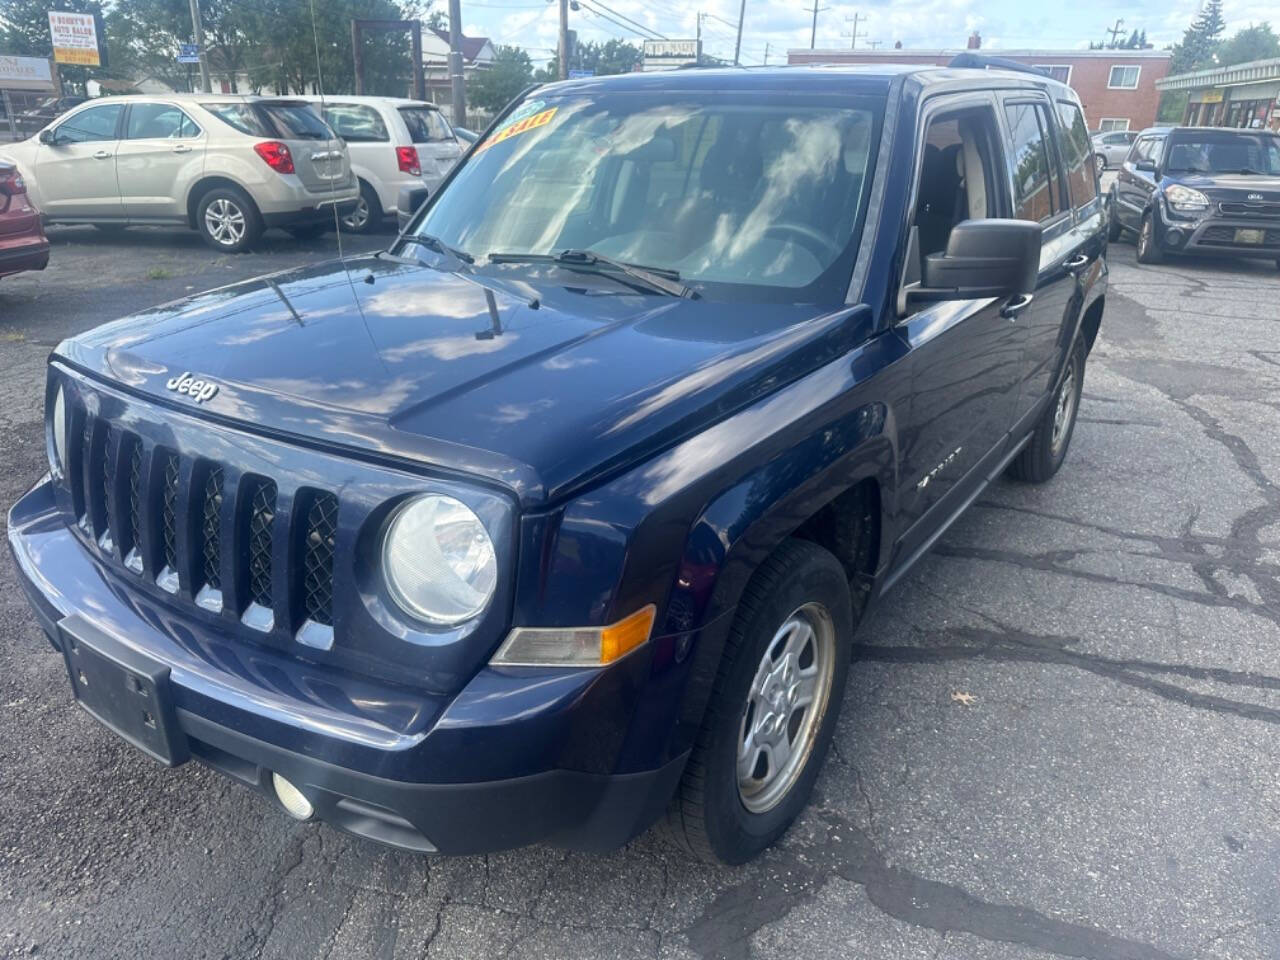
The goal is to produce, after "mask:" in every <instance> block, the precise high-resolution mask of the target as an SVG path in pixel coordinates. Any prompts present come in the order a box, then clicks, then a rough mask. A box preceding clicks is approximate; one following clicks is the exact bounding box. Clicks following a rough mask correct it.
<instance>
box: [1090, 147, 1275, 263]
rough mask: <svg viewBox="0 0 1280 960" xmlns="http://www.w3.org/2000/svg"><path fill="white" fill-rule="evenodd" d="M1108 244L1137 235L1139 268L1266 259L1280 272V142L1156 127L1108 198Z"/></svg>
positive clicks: (1134, 152)
mask: <svg viewBox="0 0 1280 960" xmlns="http://www.w3.org/2000/svg"><path fill="white" fill-rule="evenodd" d="M1108 200H1109V206H1110V208H1111V225H1110V229H1109V235H1110V238H1111V239H1112V240H1113V241H1114V240H1119V239H1120V237H1121V235H1122V234H1123V233H1124V232H1125V231H1126V230H1128V231H1131V232H1132V233H1134V234H1136V235H1137V238H1138V240H1137V242H1138V252H1137V256H1138V262H1139V263H1159V262H1160V261H1161V260H1162V259H1163V258H1164V255H1165V254H1166V253H1198V254H1211V255H1213V256H1228V257H1262V258H1266V259H1268V260H1274V261H1275V263H1276V266H1278V267H1280V135H1278V134H1274V133H1271V132H1269V131H1266V130H1234V129H1226V128H1222V127H1152V128H1151V129H1149V130H1144V131H1142V133H1141V134H1140V135H1139V136H1138V139H1137V140H1136V141H1135V142H1134V144H1133V148H1132V149H1131V150H1130V151H1129V156H1128V158H1127V159H1126V160H1125V162H1124V166H1123V167H1122V168H1121V170H1120V173H1119V174H1118V175H1117V176H1116V181H1115V183H1114V184H1113V185H1112V187H1111V195H1110V197H1109V198H1108Z"/></svg>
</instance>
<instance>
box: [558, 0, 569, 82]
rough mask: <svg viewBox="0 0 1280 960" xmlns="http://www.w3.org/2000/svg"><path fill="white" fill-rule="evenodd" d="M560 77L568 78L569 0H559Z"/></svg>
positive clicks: (562, 78)
mask: <svg viewBox="0 0 1280 960" xmlns="http://www.w3.org/2000/svg"><path fill="white" fill-rule="evenodd" d="M560 79H561V80H568V79H569V0H560Z"/></svg>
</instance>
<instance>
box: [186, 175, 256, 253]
mask: <svg viewBox="0 0 1280 960" xmlns="http://www.w3.org/2000/svg"><path fill="white" fill-rule="evenodd" d="M222 224H224V225H225V228H226V229H225V230H222V231H219V229H218V225H222ZM196 229H197V230H198V231H199V232H200V236H201V237H203V238H204V242H205V243H207V244H208V245H209V246H211V247H213V249H215V250H217V251H218V252H219V253H244V252H245V251H246V250H248V249H249V248H250V247H252V246H253V245H254V244H255V243H257V242H258V238H259V237H261V236H262V230H263V226H262V214H260V213H259V212H258V207H257V205H256V204H254V202H253V200H251V199H250V198H249V195H248V194H246V193H245V192H244V191H243V190H240V189H237V188H236V187H214V188H213V189H212V190H210V191H209V192H208V193H206V194H205V195H204V196H202V197H201V198H200V203H199V204H198V205H197V206H196ZM219 236H221V237H222V239H219Z"/></svg>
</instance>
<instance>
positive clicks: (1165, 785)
mask: <svg viewBox="0 0 1280 960" xmlns="http://www.w3.org/2000/svg"><path fill="white" fill-rule="evenodd" d="M51 238H52V240H53V245H54V250H53V261H52V264H51V266H50V268H49V270H48V271H46V272H45V273H44V274H30V275H25V276H22V277H17V278H12V279H9V280H0V370H3V371H4V374H3V376H2V377H0V449H3V450H4V451H5V453H6V455H5V457H4V459H3V461H2V463H3V466H0V503H3V504H6V505H7V504H8V503H11V502H12V501H13V500H14V499H15V498H16V497H18V496H19V495H20V494H21V492H22V491H23V490H24V489H26V487H27V485H29V484H30V483H32V482H34V481H35V480H36V478H37V477H38V476H39V475H40V474H41V473H42V472H43V471H44V469H45V464H44V461H45V453H44V443H43V438H42V428H41V411H40V406H41V396H42V386H43V382H44V372H43V365H44V361H45V357H46V355H47V353H48V351H49V349H50V348H51V347H52V346H53V345H54V344H56V343H57V341H58V340H59V339H61V338H62V337H64V336H66V335H68V334H71V333H74V332H76V331H79V330H84V329H87V328H89V327H92V326H94V325H96V324H98V323H100V322H102V321H104V320H108V319H111V318H113V317H116V316H119V315H122V314H125V313H127V312H129V311H132V310H136V309H140V308H142V307H145V306H147V305H150V304H152V303H156V302H159V301H163V300H167V299H172V298H174V297H177V296H181V295H183V294H184V293H186V292H189V291H191V290H193V289H202V288H205V287H209V286H214V285H217V284H220V283H226V282H231V281H233V280H236V279H240V278H242V277H246V276H250V275H253V274H256V273H261V272H266V271H270V270H276V269H280V268H283V267H286V266H289V265H292V264H294V263H301V262H307V261H313V260H316V259H320V258H322V257H325V256H331V255H333V254H334V253H336V250H335V249H334V240H333V238H332V237H327V238H325V239H323V240H320V241H316V242H314V243H307V244H299V243H297V242H296V241H294V240H292V238H287V237H285V236H283V235H280V236H278V237H276V238H275V239H271V240H270V241H269V243H268V245H267V247H266V249H265V250H264V252H262V253H260V254H257V255H254V256H245V257H220V256H217V255H215V254H212V253H210V252H209V251H207V250H205V249H204V248H203V247H202V246H201V245H200V243H199V241H198V240H197V239H196V238H195V236H194V235H188V234H184V233H179V232H173V231H160V230H154V231H152V230H137V231H130V232H129V233H126V234H125V235H124V236H123V237H120V238H110V237H107V236H105V235H101V234H97V233H95V232H94V231H92V230H88V229H80V228H74V229H73V228H66V229H55V230H53V231H51ZM385 239H386V238H385V237H383V238H381V239H380V240H375V241H369V240H365V241H359V242H349V249H351V248H358V249H369V248H372V247H373V246H376V245H377V244H378V243H380V242H385ZM1111 265H1112V280H1111V292H1110V294H1109V296H1108V302H1107V309H1106V314H1105V316H1104V319H1103V324H1102V333H1101V337H1100V339H1099V342H1098V344H1097V346H1096V348H1095V349H1094V351H1093V353H1092V355H1091V356H1090V359H1089V364H1088V370H1087V373H1086V377H1085V384H1084V401H1083V403H1082V405H1081V408H1080V422H1079V423H1078V425H1077V428H1076V432H1075V437H1074V440H1073V443H1072V448H1071V451H1070V454H1069V456H1068V459H1067V462H1066V464H1065V466H1064V468H1063V469H1062V471H1061V472H1060V473H1059V475H1058V476H1057V477H1056V478H1055V479H1054V480H1053V481H1052V482H1050V483H1048V484H1046V485H1044V486H1039V487H1035V486H1027V485H1021V484H1016V483H1013V482H1010V481H1003V482H1000V483H998V484H997V485H996V486H995V487H994V488H993V489H991V490H990V491H989V492H987V493H986V494H985V495H984V496H983V497H982V499H981V500H980V502H978V503H977V504H976V505H975V506H974V508H973V509H972V510H971V511H970V512H969V513H968V514H967V515H966V516H965V517H964V518H962V519H961V520H960V521H959V522H958V523H957V524H956V525H955V526H954V527H953V528H952V529H951V530H950V531H949V532H948V533H947V535H946V536H945V537H944V538H943V540H942V541H941V542H940V543H939V545H938V546H937V548H936V549H935V550H934V552H933V553H932V554H931V555H930V556H929V557H928V558H927V559H926V560H925V561H924V562H922V563H921V564H920V565H919V566H918V567H917V568H916V570H915V571H914V572H913V573H912V575H910V576H909V577H908V578H907V579H906V580H905V581H904V582H903V583H901V584H900V585H899V586H898V587H897V588H895V590H894V592H893V593H892V594H891V596H890V597H889V598H888V599H887V601H886V602H885V603H884V604H883V605H882V606H881V607H880V608H879V609H878V611H877V612H876V613H875V614H874V615H873V616H872V617H870V618H869V619H868V620H867V621H866V622H865V623H864V624H863V625H862V627H861V628H860V630H859V632H858V636H857V648H856V653H855V663H854V665H853V669H852V671H851V678H850V682H849V685H848V689H847V692H846V694H845V697H846V699H845V703H844V710H843V714H842V716H841V720H840V727H839V731H838V734H837V738H836V744H835V750H834V751H833V753H832V755H831V756H830V757H829V759H828V763H827V767H826V770H825V772H824V774H823V776H822V778H821V779H820V780H819V783H818V788H817V791H816V795H815V797H814V801H813V804H812V806H811V807H810V808H809V810H808V811H807V813H806V814H805V815H804V816H803V817H802V818H801V819H800V820H799V821H798V822H797V824H796V825H795V827H794V828H793V829H792V830H791V831H790V832H789V833H788V834H787V836H786V837H785V838H784V840H783V841H782V843H781V844H780V845H779V846H778V847H776V848H775V849H773V850H771V851H770V852H768V853H767V854H766V855H765V856H763V857H762V858H760V859H759V860H758V861H756V862H755V863H753V864H750V865H748V866H745V867H741V868H737V869H714V868H709V867H706V866H703V865H700V864H697V863H694V862H692V861H690V860H688V859H686V858H685V857H684V856H682V855H681V854H679V853H676V852H673V851H671V850H669V849H668V848H667V847H666V846H664V844H663V843H662V841H661V840H660V839H659V838H657V837H655V836H653V835H647V836H644V837H641V838H640V839H638V840H637V841H635V842H634V843H633V844H631V845H630V846H629V847H628V848H627V849H625V850H622V851H620V852H618V853H616V854H614V855H611V856H607V857H598V856H586V855H579V854H570V853H565V852H562V851H558V850H553V849H549V848H541V847H538V848H533V849H527V850H522V851H517V852H513V853H507V854H502V855H497V856H489V857H477V858H466V859H425V858H422V857H418V856H409V855H402V854H398V853H394V852H389V851H387V850H384V849H382V848H379V847H377V846H374V845H371V844H369V843H365V842H362V841H358V840H354V839H351V838H348V837H346V836H344V835H342V834H339V833H338V832H336V831H334V830H332V829H330V828H328V827H326V826H323V825H317V824H296V823H293V822H291V821H289V820H288V819H287V818H286V817H284V816H283V815H282V814H280V813H279V812H277V811H276V810H275V809H274V808H273V807H272V806H271V805H270V804H269V803H268V802H267V801H266V800H265V799H263V798H260V797H258V796H257V795H255V794H252V793H250V792H248V791H246V790H245V789H243V788H242V787H240V786H238V785H236V784H233V783H231V782H229V781H227V780H224V779H223V778H222V777H220V776H219V775H217V774H214V773H212V772H210V771H208V770H205V769H203V768H201V767H200V766H198V765H197V764H195V763H190V764H187V765H185V766H183V767H181V768H179V769H177V770H173V771H166V770H164V769H162V768H160V767H158V766H157V765H156V764H154V763H153V762H152V761H150V760H148V759H146V758H145V757H143V756H142V755H140V754H138V753H137V752H135V751H134V750H132V749H131V748H129V747H127V746H126V745H124V744H123V743H122V742H120V741H119V740H117V739H116V738H115V737H114V736H113V735H112V734H110V733H108V732H107V731H105V730H104V729H102V728H100V727H99V726H98V725H97V724H96V723H95V722H94V721H92V720H91V719H90V718H89V717H88V716H87V715H86V714H85V713H84V712H83V711H81V710H78V709H77V708H76V707H74V706H73V705H72V702H71V697H70V693H69V691H68V689H67V683H66V676H65V673H64V668H63V665H62V662H61V660H60V659H59V658H58V657H57V656H56V655H55V654H54V653H53V652H52V651H51V650H50V648H49V646H48V644H47V642H46V640H45V639H44V636H43V635H42V633H41V631H40V630H39V628H38V627H37V626H36V624H35V621H34V620H33V619H32V617H31V616H30V615H29V613H28V611H27V607H26V604H25V601H24V600H23V598H22V596H21V594H20V592H19V590H18V588H17V585H16V583H15V580H14V570H13V565H12V561H11V559H10V557H9V555H8V552H7V551H4V552H3V554H2V555H0V585H2V586H3V589H0V804H2V805H3V806H2V807H0V810H2V812H0V956H2V955H6V954H12V955H14V956H29V955H33V954H34V955H37V956H47V957H59V958H61V957H67V958H76V960H95V958H136V957H148V958H175V960H178V958H180V960H196V958H224V957H226V958H250V957H252V958H258V957H264V958H277V957H278V958H288V960H306V958H366V957H377V958H415V960H417V958H425V957H430V958H448V960H462V958H469V957H477V958H492V957H499V956H508V957H521V958H556V960H561V958H579V957H581V958H592V960H596V958H607V960H629V958H633V957H644V958H672V960H675V958H680V960H694V958H703V960H710V958H747V957H758V958H793V957H803V958H806V960H823V958H845V960H847V958H852V960H1048V958H1052V957H1089V958H1098V960H1172V958H1206V960H1274V958H1275V957H1277V956H1280V882H1278V878H1280V750H1277V748H1276V743H1277V741H1276V739H1275V737H1276V734H1277V732H1278V728H1277V724H1280V662H1278V660H1280V488H1277V486H1276V480H1277V479H1280V430H1277V423H1280V399H1278V398H1280V306H1278V304H1280V273H1278V272H1277V271H1276V269H1275V266H1274V265H1272V264H1267V263H1252V264H1243V265H1239V264H1237V265H1226V264H1218V263H1214V262H1211V261H1193V262H1178V263H1172V264H1169V265H1165V266H1159V267H1140V266H1138V265H1136V264H1135V262H1134V260H1133V249H1132V247H1131V246H1130V245H1128V244H1123V245H1114V246H1113V247H1112V251H1111ZM520 815H521V813H520V811H519V810H512V811H510V816H513V817H518V816H520Z"/></svg>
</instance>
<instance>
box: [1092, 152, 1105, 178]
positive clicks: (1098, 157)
mask: <svg viewBox="0 0 1280 960" xmlns="http://www.w3.org/2000/svg"><path fill="white" fill-rule="evenodd" d="M1093 169H1094V170H1096V171H1097V172H1098V176H1102V174H1103V173H1104V172H1105V171H1106V169H1107V158H1106V157H1104V156H1103V155H1102V154H1100V153H1097V154H1094V157H1093Z"/></svg>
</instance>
